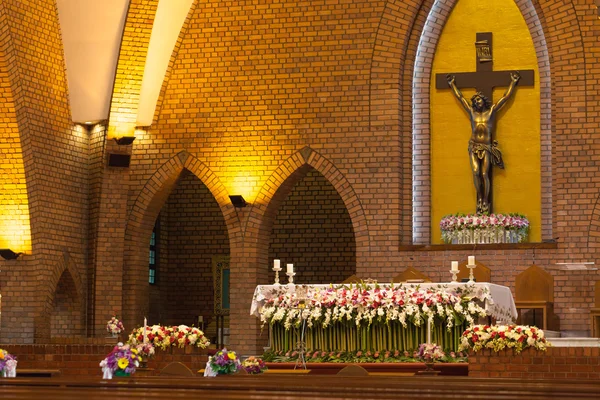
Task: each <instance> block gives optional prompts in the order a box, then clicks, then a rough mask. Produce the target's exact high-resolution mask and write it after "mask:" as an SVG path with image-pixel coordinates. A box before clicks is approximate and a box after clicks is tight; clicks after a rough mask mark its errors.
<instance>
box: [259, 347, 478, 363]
mask: <svg viewBox="0 0 600 400" xmlns="http://www.w3.org/2000/svg"><path fill="white" fill-rule="evenodd" d="M299 356H300V353H298V351H296V350H289V351H273V350H269V351H267V352H265V354H263V356H262V358H263V360H264V361H266V362H275V363H279V362H295V361H296V360H298V357H299ZM305 359H306V362H309V363H312V362H328V363H401V362H406V363H414V362H421V361H422V360H423V359H422V358H421V357H420V356H419V352H418V351H417V350H415V351H408V350H406V351H400V350H379V351H369V350H367V351H363V350H358V351H323V350H307V351H306V353H305ZM436 361H438V362H449V363H457V362H467V354H466V353H463V352H454V351H449V352H444V353H443V357H440V358H438V359H437V360H436Z"/></svg>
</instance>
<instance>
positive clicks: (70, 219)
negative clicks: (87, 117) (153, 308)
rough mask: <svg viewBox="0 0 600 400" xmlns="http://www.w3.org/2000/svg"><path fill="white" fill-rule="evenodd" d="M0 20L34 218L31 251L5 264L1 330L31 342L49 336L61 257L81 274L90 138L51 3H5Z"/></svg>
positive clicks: (35, 0)
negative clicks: (71, 87) (75, 106)
mask: <svg viewBox="0 0 600 400" xmlns="http://www.w3.org/2000/svg"><path fill="white" fill-rule="evenodd" d="M0 20H1V21H2V27H3V29H2V31H1V32H0V36H1V41H0V43H1V45H0V46H1V48H2V50H1V53H2V57H3V58H4V63H3V65H2V68H3V71H2V74H3V76H5V77H6V80H5V79H3V80H2V85H3V90H7V89H8V88H7V86H6V85H5V84H6V82H9V85H10V91H11V93H12V99H13V101H14V111H13V110H11V112H9V115H8V118H9V119H10V118H11V116H10V115H11V114H13V113H14V115H15V116H16V124H14V122H13V124H12V125H11V129H13V130H14V129H17V130H18V132H19V138H20V144H21V150H20V151H21V152H22V155H23V157H22V160H23V166H24V172H25V178H26V181H27V197H28V207H29V219H30V221H31V225H30V226H31V250H30V251H29V250H27V249H26V253H29V254H27V255H25V256H23V260H21V261H19V262H17V263H14V264H10V266H11V267H13V272H12V273H13V274H15V278H16V280H17V281H18V282H19V285H18V289H17V288H15V287H11V286H8V285H7V286H3V287H2V290H3V293H2V295H3V300H6V301H3V305H4V307H3V310H2V317H3V318H2V320H3V321H2V330H1V331H0V335H1V337H2V339H3V340H10V341H19V342H23V341H25V342H33V341H34V340H37V341H40V340H47V339H48V338H49V337H50V319H49V318H48V315H49V314H50V313H51V310H52V302H53V297H54V293H55V290H56V286H57V283H58V280H59V278H60V276H61V274H62V268H64V262H63V260H64V258H65V257H68V258H69V259H70V260H71V261H70V262H72V263H73V268H75V269H77V270H78V271H79V272H80V274H81V275H82V276H83V277H85V274H84V273H85V266H86V245H87V204H88V198H87V191H88V180H87V178H88V176H87V156H88V147H87V144H88V136H87V133H86V132H85V130H83V129H79V128H77V127H74V126H73V125H72V122H71V116H70V111H69V104H68V89H67V80H66V75H65V64H64V59H63V49H62V44H61V34H60V27H59V21H58V15H57V11H56V4H55V3H54V2H47V1H41V0H28V1H4V2H2V3H0ZM4 68H5V69H4ZM13 132H14V131H13ZM18 152H19V150H18V146H15V154H17V153H18ZM19 165H20V162H18V161H17V163H16V164H15V166H16V168H17V171H18V169H19ZM20 174H21V173H20V172H17V175H16V177H17V178H18V177H19V175H20ZM21 188H22V186H21ZM17 250H18V249H17ZM0 263H3V261H0ZM7 267H8V265H7ZM1 269H2V270H5V269H6V268H4V266H3V267H2V268H1ZM10 279H12V278H9V281H10ZM80 293H81V294H82V295H83V292H80ZM23 332H28V333H27V334H26V337H24V336H23Z"/></svg>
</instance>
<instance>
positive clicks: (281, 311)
mask: <svg viewBox="0 0 600 400" xmlns="http://www.w3.org/2000/svg"><path fill="white" fill-rule="evenodd" d="M298 293H302V294H301V296H300V297H299V296H298ZM250 313H251V314H252V315H255V316H257V317H259V318H260V319H261V321H262V323H263V326H265V327H266V326H269V334H270V346H271V349H272V350H274V351H282V352H288V351H293V350H295V349H296V348H297V346H298V344H299V343H300V342H302V346H305V348H306V349H307V350H313V351H316V350H319V351H328V352H331V351H382V350H386V351H391V350H397V351H410V350H415V349H416V348H417V347H418V346H419V344H421V343H425V342H427V339H428V336H429V337H430V340H431V341H432V342H434V343H437V344H438V345H441V346H442V347H443V348H444V349H446V350H449V351H457V350H458V348H459V344H460V337H461V335H462V332H464V330H465V329H466V328H467V327H468V326H469V325H472V324H473V323H477V322H481V320H483V319H486V320H489V321H490V322H491V321H498V322H501V323H512V322H513V321H515V320H516V318H517V309H516V307H515V303H514V300H513V297H512V294H511V292H510V289H509V288H508V287H505V286H500V285H495V284H492V283H487V282H482V283H476V282H470V283H468V282H467V283H457V282H453V283H403V284H387V283H386V284H367V283H360V284H338V285H332V284H329V285H306V286H301V285H297V286H294V285H259V286H257V287H256V289H255V291H254V296H253V299H252V305H251V309H250ZM428 325H430V327H429V329H428Z"/></svg>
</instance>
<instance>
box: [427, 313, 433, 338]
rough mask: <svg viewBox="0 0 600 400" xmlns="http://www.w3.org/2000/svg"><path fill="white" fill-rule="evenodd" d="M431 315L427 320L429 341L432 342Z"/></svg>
mask: <svg viewBox="0 0 600 400" xmlns="http://www.w3.org/2000/svg"><path fill="white" fill-rule="evenodd" d="M431 323H432V321H431V317H429V319H428V320H427V343H428V344H430V343H431Z"/></svg>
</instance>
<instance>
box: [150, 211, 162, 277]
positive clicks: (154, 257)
mask: <svg viewBox="0 0 600 400" xmlns="http://www.w3.org/2000/svg"><path fill="white" fill-rule="evenodd" d="M159 219H160V218H157V219H156V224H154V229H153V230H152V236H151V237H150V253H149V255H148V283H150V284H151V285H154V284H155V283H156V267H157V264H158V247H157V245H156V244H157V243H158V221H159Z"/></svg>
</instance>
